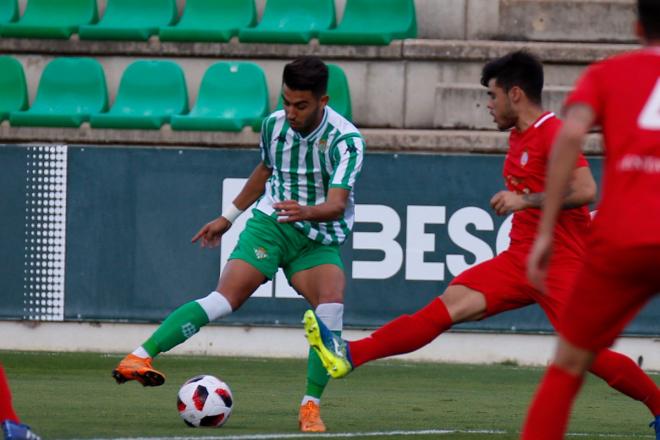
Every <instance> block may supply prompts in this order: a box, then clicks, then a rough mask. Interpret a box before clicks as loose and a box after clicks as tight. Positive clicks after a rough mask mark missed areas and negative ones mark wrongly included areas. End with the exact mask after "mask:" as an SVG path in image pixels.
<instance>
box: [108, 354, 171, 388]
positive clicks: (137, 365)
mask: <svg viewBox="0 0 660 440" xmlns="http://www.w3.org/2000/svg"><path fill="white" fill-rule="evenodd" d="M112 377H114V378H115V380H116V381H117V383H120V384H121V383H124V382H128V381H129V380H137V381H138V382H140V383H141V384H142V385H144V386H145V387H157V386H159V385H162V384H164V383H165V375H164V374H163V373H161V372H160V371H158V370H154V369H153V367H152V366H151V358H141V357H138V356H135V355H134V354H129V355H127V356H126V357H125V358H124V359H122V360H121V362H119V365H117V368H115V369H114V370H112Z"/></svg>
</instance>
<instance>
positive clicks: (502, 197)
mask: <svg viewBox="0 0 660 440" xmlns="http://www.w3.org/2000/svg"><path fill="white" fill-rule="evenodd" d="M490 206H491V207H492V208H493V210H495V213H497V215H507V214H511V213H512V212H516V211H520V210H521V209H525V208H526V207H527V204H526V203H525V200H524V199H523V197H522V195H520V194H516V193H514V192H511V191H500V192H498V193H497V194H495V195H494V196H493V197H492V198H491V199H490Z"/></svg>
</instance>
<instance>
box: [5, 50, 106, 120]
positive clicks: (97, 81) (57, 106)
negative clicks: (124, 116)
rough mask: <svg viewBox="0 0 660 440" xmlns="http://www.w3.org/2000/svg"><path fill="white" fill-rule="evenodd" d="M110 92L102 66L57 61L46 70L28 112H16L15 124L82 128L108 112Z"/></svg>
mask: <svg viewBox="0 0 660 440" xmlns="http://www.w3.org/2000/svg"><path fill="white" fill-rule="evenodd" d="M107 107H108V90H107V87H106V84H105V74H104V73H103V68H102V67H101V64H100V63H99V62H98V61H96V60H94V59H92V58H56V59H54V60H53V61H51V62H50V63H48V65H47V66H46V68H45V69H44V71H43V73H42V75H41V80H40V81H39V87H38V89H37V97H36V98H35V100H34V103H33V104H32V107H30V108H29V109H28V110H26V111H20V112H12V113H10V115H9V122H10V123H11V125H29V126H44V127H79V126H80V124H81V123H82V122H83V121H87V120H89V115H90V114H92V113H98V112H101V111H104V110H106V109H107Z"/></svg>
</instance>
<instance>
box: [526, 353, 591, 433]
mask: <svg viewBox="0 0 660 440" xmlns="http://www.w3.org/2000/svg"><path fill="white" fill-rule="evenodd" d="M581 385H582V377H577V376H573V375H572V374H569V373H567V372H565V371H564V370H562V369H561V368H559V367H557V366H555V365H550V367H548V371H547V372H546V373H545V376H544V377H543V381H542V382H541V385H540V386H539V388H538V390H537V392H536V396H534V400H533V401H532V404H531V405H530V407H529V411H528V412H527V419H526V420H525V425H524V426H523V431H522V435H521V437H520V438H521V439H522V440H562V439H563V438H564V433H565V432H566V427H567V425H568V418H569V415H570V412H571V407H572V406H573V401H574V400H575V396H577V393H578V391H580V386H581Z"/></svg>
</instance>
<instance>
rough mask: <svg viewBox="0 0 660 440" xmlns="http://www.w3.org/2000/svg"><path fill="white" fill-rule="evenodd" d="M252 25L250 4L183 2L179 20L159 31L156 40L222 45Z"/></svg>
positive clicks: (245, 0) (253, 17)
mask: <svg viewBox="0 0 660 440" xmlns="http://www.w3.org/2000/svg"><path fill="white" fill-rule="evenodd" d="M256 21H257V9H256V7H255V5H254V0H187V1H186V7H185V9H184V11H183V16H182V17H181V20H179V22H178V23H177V24H176V25H175V26H166V27H162V28H160V39H161V40H163V41H219V42H226V41H229V40H230V39H231V37H233V36H235V35H238V30H239V29H241V28H244V27H249V26H254V25H255V23H256Z"/></svg>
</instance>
